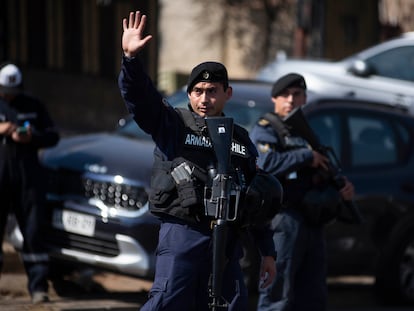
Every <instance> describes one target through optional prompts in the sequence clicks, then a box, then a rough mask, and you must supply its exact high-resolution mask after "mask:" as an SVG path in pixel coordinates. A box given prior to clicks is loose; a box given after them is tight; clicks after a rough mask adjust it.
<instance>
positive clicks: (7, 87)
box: [0, 64, 23, 93]
mask: <svg viewBox="0 0 414 311" xmlns="http://www.w3.org/2000/svg"><path fill="white" fill-rule="evenodd" d="M22 80H23V77H22V73H21V71H20V69H19V68H18V67H17V66H16V65H13V64H8V65H6V66H4V67H3V68H1V69H0V91H3V92H6V93H7V92H16V91H18V90H20V87H21V84H22Z"/></svg>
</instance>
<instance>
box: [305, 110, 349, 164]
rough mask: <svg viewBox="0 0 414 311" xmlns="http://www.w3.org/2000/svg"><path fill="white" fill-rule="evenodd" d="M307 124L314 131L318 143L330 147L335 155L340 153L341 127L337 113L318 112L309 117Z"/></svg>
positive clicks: (338, 155)
mask: <svg viewBox="0 0 414 311" xmlns="http://www.w3.org/2000/svg"><path fill="white" fill-rule="evenodd" d="M309 125H310V126H311V127H312V129H313V130H314V131H315V134H316V135H317V136H318V138H319V140H320V143H321V144H323V145H325V146H327V147H331V148H332V149H333V150H334V152H335V154H336V156H337V157H340V155H341V154H342V146H341V132H342V131H341V127H340V117H339V115H338V114H336V113H335V114H318V115H315V116H312V117H311V118H310V119H309Z"/></svg>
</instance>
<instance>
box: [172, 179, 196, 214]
mask: <svg viewBox="0 0 414 311" xmlns="http://www.w3.org/2000/svg"><path fill="white" fill-rule="evenodd" d="M177 191H178V196H179V198H180V204H181V206H182V207H184V208H187V207H190V206H192V205H196V204H198V203H200V202H201V199H200V198H199V196H198V195H197V191H196V188H195V185H194V181H193V180H190V181H185V182H181V183H179V184H178V185H177Z"/></svg>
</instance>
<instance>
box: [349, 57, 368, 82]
mask: <svg viewBox="0 0 414 311" xmlns="http://www.w3.org/2000/svg"><path fill="white" fill-rule="evenodd" d="M348 71H349V72H350V73H352V74H353V75H355V76H357V77H364V78H365V77H368V76H370V75H372V74H373V70H372V68H371V67H370V66H369V65H368V64H367V63H366V62H365V61H363V60H361V59H358V60H356V61H354V62H353V63H352V64H351V67H349V69H348Z"/></svg>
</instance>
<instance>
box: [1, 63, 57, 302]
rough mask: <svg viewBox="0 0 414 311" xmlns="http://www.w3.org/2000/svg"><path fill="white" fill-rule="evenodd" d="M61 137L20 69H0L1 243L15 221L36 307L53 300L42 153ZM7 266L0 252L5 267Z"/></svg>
mask: <svg viewBox="0 0 414 311" xmlns="http://www.w3.org/2000/svg"><path fill="white" fill-rule="evenodd" d="M58 141H59V134H58V132H57V130H56V129H55V126H54V123H53V121H52V119H51V118H50V116H49V114H48V112H47V111H46V109H45V107H44V105H43V104H42V103H41V102H40V101H39V100H38V99H36V98H34V97H32V96H29V95H27V94H26V93H25V92H23V77H22V73H21V71H20V69H19V68H18V67H17V66H16V65H14V64H11V63H7V64H4V65H3V66H1V67H0V197H1V202H2V204H1V208H0V236H1V238H0V242H2V240H3V232H4V229H5V226H6V220H7V215H8V214H9V213H13V214H14V215H15V216H16V219H17V222H18V224H19V227H20V230H21V232H22V234H23V238H24V243H23V248H22V251H21V258H22V261H23V264H24V267H25V270H26V273H27V277H28V290H29V292H30V294H31V296H32V302H33V303H42V302H46V301H48V300H49V298H48V283H47V277H48V270H49V269H48V253H47V250H46V248H45V247H44V245H43V241H42V237H41V232H40V229H41V227H42V221H43V220H44V217H43V204H44V199H45V191H44V187H45V184H46V181H45V180H44V176H45V174H44V172H42V167H41V165H40V163H39V159H38V151H39V149H40V148H46V147H51V146H53V145H55V144H57V142H58ZM2 264H3V257H2V251H1V248H0V267H1V265H2Z"/></svg>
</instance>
